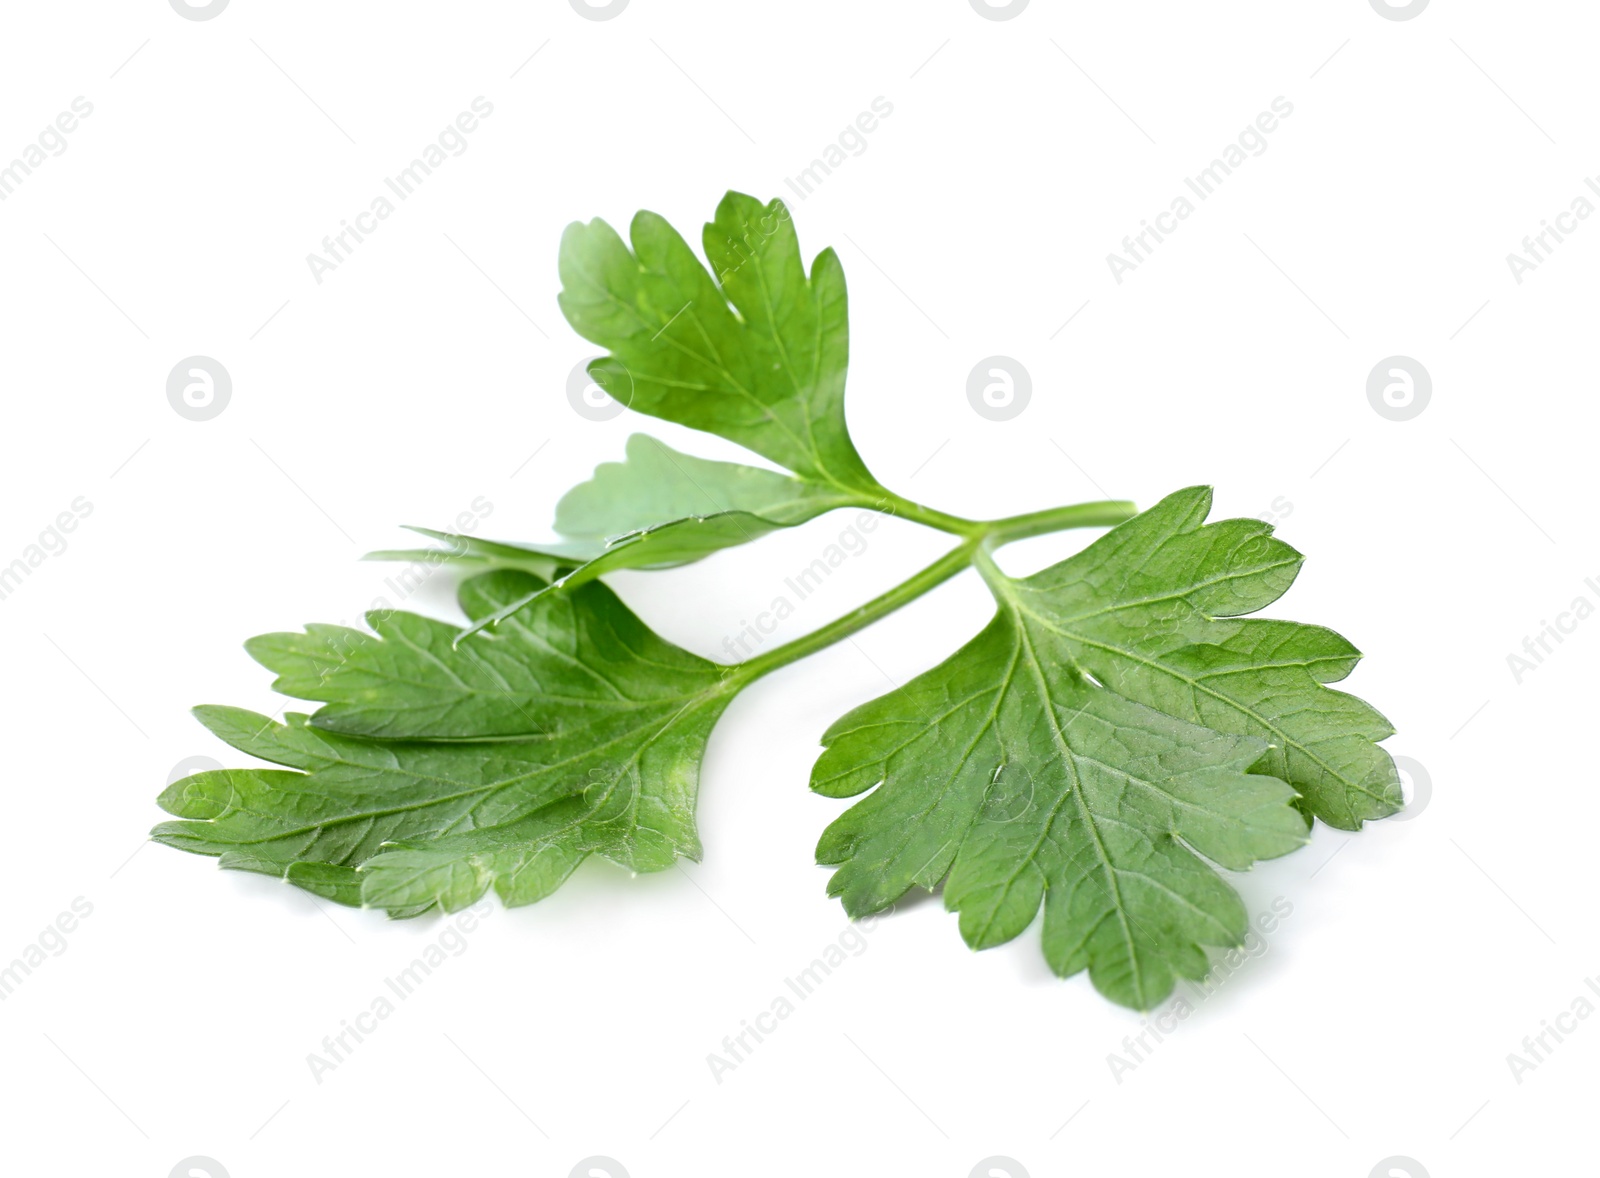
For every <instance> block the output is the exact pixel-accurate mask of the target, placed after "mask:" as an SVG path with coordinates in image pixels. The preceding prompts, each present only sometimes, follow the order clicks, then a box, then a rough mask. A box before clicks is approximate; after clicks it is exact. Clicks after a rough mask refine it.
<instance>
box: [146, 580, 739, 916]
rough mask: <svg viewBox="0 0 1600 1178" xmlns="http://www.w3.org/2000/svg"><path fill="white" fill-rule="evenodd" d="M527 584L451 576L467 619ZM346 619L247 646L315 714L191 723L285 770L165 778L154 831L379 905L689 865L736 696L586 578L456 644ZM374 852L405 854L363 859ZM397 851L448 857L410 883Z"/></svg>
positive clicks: (426, 626)
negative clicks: (724, 720)
mask: <svg viewBox="0 0 1600 1178" xmlns="http://www.w3.org/2000/svg"><path fill="white" fill-rule="evenodd" d="M534 581H536V578H534V577H533V576H532V575H531V574H528V573H523V572H515V571H500V572H493V573H488V574H484V575H483V576H481V577H477V578H474V579H473V580H470V581H468V582H466V583H465V584H464V585H463V587H462V592H461V604H462V608H463V609H464V610H465V611H466V612H467V614H468V616H469V617H480V616H483V615H484V614H486V613H489V612H492V611H494V610H496V609H499V608H500V607H501V606H503V604H504V603H505V602H507V601H509V600H514V599H516V598H518V597H521V596H523V595H525V594H526V593H527V592H528V591H529V589H530V584H531V583H532V582H534ZM368 620H369V623H370V624H371V625H372V626H373V627H374V630H375V633H373V634H367V633H364V632H362V631H358V630H353V629H349V628H345V627H334V626H313V627H309V628H308V629H307V631H306V633H304V634H275V635H267V636H265V637H263V638H260V639H257V640H255V641H253V642H252V643H251V644H250V650H251V653H252V654H253V655H255V657H256V658H258V659H259V660H260V661H261V662H263V663H265V664H266V665H267V666H268V667H270V668H271V669H273V670H275V671H277V672H278V675H279V678H278V681H277V685H278V687H279V689H280V690H283V691H285V692H287V693H289V694H293V695H296V696H298V697H300V698H303V699H311V700H321V701H326V706H325V707H323V708H322V709H321V710H320V711H318V712H317V713H316V715H315V716H312V717H310V718H309V720H308V719H307V718H306V717H301V716H291V717H288V718H287V722H286V723H284V724H276V723H273V722H272V721H270V720H267V719H266V718H264V717H260V716H256V715H254V714H253V713H248V712H242V711H239V710H237V709H231V708H202V709H197V715H198V716H199V718H200V719H201V721H202V722H203V723H205V724H206V725H207V726H208V727H210V728H211V729H212V731H213V732H215V733H216V734H217V735H218V736H220V737H221V738H222V739H224V740H226V741H228V742H229V743H231V744H233V745H234V747H236V748H238V749H239V750H240V751H241V752H245V753H248V754H250V755H252V756H256V757H259V758H261V759H263V760H266V761H270V762H273V763H275V764H278V765H285V766H288V767H289V768H290V769H293V770H298V772H286V771H284V770H263V769H236V770H220V771H212V772H206V773H200V774H196V775H194V776H192V777H188V778H185V779H184V780H182V781H179V782H177V783H176V784H174V785H173V786H171V787H170V788H169V789H168V790H167V791H166V793H164V794H163V795H162V797H161V804H162V806H163V808H164V809H166V810H167V811H168V812H169V813H171V814H174V815H175V816H176V817H177V818H179V819H180V820H181V821H176V822H167V823H163V824H162V825H160V826H158V827H157V828H156V829H155V831H154V832H153V837H154V838H155V839H156V840H157V841H158V842H163V843H166V844H168V845H169V846H175V847H178V848H180V849H182V850H187V851H193V852H195V853H198V854H205V855H218V856H221V861H222V866H224V867H232V868H241V869H244V870H251V871H263V872H267V873H269V874H274V875H278V876H281V877H282V878H284V879H287V880H288V881H289V882H291V883H295V884H298V885H300V886H302V887H306V888H308V889H309V890H311V891H315V892H317V893H318V894H321V895H325V896H327V897H328V898H330V899H334V900H337V901H339V902H340V903H345V904H356V903H364V904H367V905H369V906H376V907H383V908H387V909H390V910H391V911H392V912H394V913H396V914H410V913H412V912H414V911H417V910H420V909H422V908H425V907H428V906H431V905H432V904H436V903H437V904H441V905H444V906H445V907H459V906H460V905H461V904H462V903H471V902H472V901H473V900H475V899H477V897H478V896H480V895H481V894H482V893H483V891H484V890H485V889H486V888H487V887H489V886H491V885H492V886H493V887H494V888H495V890H496V891H497V892H498V893H499V894H500V896H501V897H502V898H503V899H504V900H505V902H506V903H508V904H520V903H528V902H531V901H532V900H534V899H538V898H540V897H541V896H543V895H545V894H548V891H549V890H550V889H551V888H553V887H554V886H557V885H558V884H559V883H560V882H561V880H562V879H564V878H565V877H566V875H567V874H568V873H570V871H571V870H572V868H573V867H575V866H576V865H577V863H578V862H581V861H582V859H584V858H585V857H587V856H588V855H591V854H596V855H600V856H602V857H604V858H607V859H610V860H612V861H614V862H616V863H619V864H622V865H623V866H625V867H627V868H629V869H630V870H633V871H640V872H644V871H660V870H663V869H665V868H666V867H669V866H671V864H672V863H673V862H674V861H675V860H676V859H677V857H679V856H684V857H688V858H692V859H693V858H698V857H699V854H700V843H699V839H698V836H697V835H696V833H695V823H694V799H695V791H696V788H697V781H698V775H699V763H700V759H701V757H702V756H703V754H704V751H705V744H706V740H707V738H708V737H709V736H710V732H711V728H712V726H713V725H714V724H715V722H716V719H717V717H718V716H719V715H720V714H721V713H722V710H723V708H724V707H726V705H727V702H728V700H729V699H730V698H732V695H733V693H734V691H736V690H737V687H738V683H737V682H736V681H734V680H731V679H729V678H728V677H727V676H726V675H725V669H724V668H722V667H719V666H717V665H716V664H714V663H710V662H707V661H705V660H704V659H700V658H697V657H695V656H694V655H691V654H689V653H688V652H686V651H683V650H681V649H679V648H678V647H675V646H673V645H672V644H670V643H668V642H666V641H665V640H663V639H661V638H660V637H658V636H657V635H655V634H654V633H652V632H651V631H650V630H649V629H648V628H647V627H646V626H645V625H644V623H642V622H641V621H639V619H638V618H637V617H636V616H635V615H634V614H633V613H632V612H631V611H629V610H628V609H627V607H626V606H624V605H623V604H622V603H621V602H620V601H619V600H618V599H617V598H616V596H615V595H614V594H612V593H611V591H610V590H609V589H607V588H606V587H605V586H604V585H600V584H591V585H588V586H585V587H584V588H582V589H581V590H578V591H575V592H573V593H570V594H564V595H560V596H556V597H548V598H542V599H540V601H539V602H538V603H536V604H535V605H534V606H533V607H531V608H530V609H528V610H527V611H526V612H524V613H523V614H521V615H519V616H518V617H517V618H516V619H515V620H513V621H512V622H510V623H509V624H507V625H506V626H504V627H502V629H501V631H500V632H498V633H496V634H495V635H493V636H487V637H481V638H477V639H474V640H473V641H471V642H469V643H465V644H462V645H460V646H456V645H455V644H454V643H455V637H456V633H457V630H456V628H455V627H452V626H449V625H446V624H445V623H442V622H437V621H434V620H432V619H428V618H422V617H418V616H417V615H414V614H407V613H390V612H379V613H374V614H372V615H370V616H369V619H368ZM374 738H381V739H374ZM467 835H473V836H481V837H474V838H466V837H465V836H467ZM463 840H465V841H463ZM491 846H492V847H493V850H492V851H491V850H486V849H485V848H487V847H491ZM391 851H393V852H394V853H396V854H400V853H401V851H403V852H404V854H405V856H408V857H409V858H403V859H401V860H394V859H388V860H385V861H384V862H383V864H382V865H381V866H382V867H383V868H384V871H383V872H382V873H379V872H377V865H374V867H373V872H371V873H369V872H368V871H367V870H366V868H367V867H368V865H369V861H370V860H373V859H374V858H375V857H377V856H380V855H383V854H387V853H389V852H391ZM418 855H422V856H426V857H428V861H429V862H430V863H436V862H438V861H440V860H441V859H442V860H445V861H448V863H449V864H450V866H449V868H448V869H447V870H442V871H440V870H431V869H430V870H429V871H424V872H421V873H420V874H419V873H417V872H415V871H413V870H412V869H411V867H410V866H408V865H409V864H414V863H415V862H416V859H415V857H416V856H418ZM397 871H398V872H400V876H396V875H395V874H394V872H397ZM469 877H470V878H469ZM463 896H467V897H468V898H467V899H465V900H462V897H463Z"/></svg>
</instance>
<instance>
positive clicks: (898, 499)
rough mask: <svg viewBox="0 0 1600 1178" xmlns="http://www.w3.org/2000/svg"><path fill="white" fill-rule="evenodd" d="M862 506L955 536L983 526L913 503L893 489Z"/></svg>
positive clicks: (973, 521)
mask: <svg viewBox="0 0 1600 1178" xmlns="http://www.w3.org/2000/svg"><path fill="white" fill-rule="evenodd" d="M862 506H864V507H870V508H872V509H873V510H875V511H881V512H883V513H884V514H885V515H895V516H899V517H900V518H901V519H908V520H910V521H911V522H912V523H918V524H922V525H923V526H924V527H928V528H936V529H938V530H939V531H941V532H950V533H951V534H952V535H956V536H975V535H977V534H978V533H979V531H980V530H981V529H982V528H983V527H984V525H983V524H982V523H980V522H978V521H977V520H970V519H962V518H961V517H960V516H959V515H951V514H949V513H948V512H944V511H940V510H938V509H937V508H934V507H924V506H923V505H922V504H920V503H913V502H912V501H911V500H910V499H906V498H904V497H903V496H900V495H896V494H895V493H894V492H893V491H888V492H886V493H885V494H884V495H883V496H882V497H881V498H879V499H878V500H877V501H875V502H873V503H864V504H863V505H862Z"/></svg>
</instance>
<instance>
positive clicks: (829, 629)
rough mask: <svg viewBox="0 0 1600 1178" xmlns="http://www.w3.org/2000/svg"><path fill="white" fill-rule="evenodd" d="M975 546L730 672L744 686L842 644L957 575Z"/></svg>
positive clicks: (965, 545) (961, 547)
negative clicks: (768, 673)
mask: <svg viewBox="0 0 1600 1178" xmlns="http://www.w3.org/2000/svg"><path fill="white" fill-rule="evenodd" d="M979 544H980V541H979V540H978V539H977V538H976V537H974V538H972V539H969V540H964V541H962V542H961V543H960V544H958V545H956V546H955V547H954V548H952V549H951V550H950V551H949V552H947V553H945V554H944V555H943V556H941V557H940V558H939V559H938V560H936V561H934V562H933V563H932V564H930V565H929V566H928V567H927V568H925V569H923V570H922V571H921V572H919V573H916V574H914V575H913V576H912V577H911V578H910V579H909V580H906V581H902V582H901V583H900V584H898V585H896V586H895V587H894V588H893V589H891V590H889V591H888V592H887V593H885V594H882V595H881V596H879V597H874V598H873V599H872V600H871V601H869V602H867V603H866V604H865V605H862V606H858V607H857V608H855V609H853V610H851V611H850V612H849V613H847V614H844V615H842V616H841V617H837V618H835V619H834V620H833V621H831V622H829V623H828V624H827V625H826V626H822V627H820V628H818V629H816V630H813V631H811V633H809V634H805V635H802V636H801V637H799V638H796V639H795V640H794V641H793V642H786V643H784V644H783V645H782V646H776V647H773V649H771V650H769V651H767V652H766V653H765V654H759V655H757V656H756V657H755V658H753V659H751V660H749V661H748V662H744V663H738V664H736V665H735V666H734V667H733V668H731V670H732V673H733V674H734V676H735V677H737V678H738V679H739V680H740V681H741V683H748V682H750V681H752V680H754V679H759V678H760V677H761V676H763V675H765V674H767V672H769V671H776V670H777V669H778V668H779V667H786V666H788V665H789V664H790V663H793V662H798V661H799V660H800V659H803V658H805V657H806V656H807V655H809V654H816V653H817V651H819V650H823V649H825V648H826V647H829V646H832V645H833V644H834V643H836V642H843V641H844V640H845V639H846V638H848V637H850V635H852V634H854V633H855V632H856V631H858V630H864V629H866V628H867V627H868V626H870V625H872V623H873V622H876V621H878V620H879V619H881V618H886V617H888V616H889V615H890V614H892V613H894V611H895V610H897V609H899V608H900V607H901V606H903V605H908V604H909V603H911V602H913V601H915V600H916V599H917V598H919V597H921V596H922V595H923V594H924V593H926V592H928V590H930V589H933V588H935V587H937V586H939V585H942V584H944V583H945V582H946V581H948V580H949V579H950V578H951V577H953V576H955V575H956V574H957V573H959V572H961V571H962V570H964V569H967V568H970V567H971V566H972V556H973V553H975V552H976V551H977V550H978V546H979Z"/></svg>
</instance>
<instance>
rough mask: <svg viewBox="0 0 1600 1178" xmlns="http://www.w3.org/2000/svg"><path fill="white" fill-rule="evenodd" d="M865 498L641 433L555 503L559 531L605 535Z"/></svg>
mask: <svg viewBox="0 0 1600 1178" xmlns="http://www.w3.org/2000/svg"><path fill="white" fill-rule="evenodd" d="M862 504H870V500H866V499H864V497H863V496H862V495H860V494H858V493H855V492H842V491H840V490H839V489H838V488H837V487H835V486H833V485H831V484H827V483H818V482H813V481H811V480H809V479H799V478H795V477H793V476H791V475H786V474H780V473H779V472H777V471H773V470H763V469H761V468H760V467H755V466H745V465H744V464H742V463H738V462H717V461H713V460H712V459H709V458H695V457H693V456H692V455H689V454H682V453H679V452H678V451H677V450H674V449H672V447H670V446H668V445H666V444H665V443H664V442H658V441H657V440H656V439H655V438H652V437H650V436H649V435H648V434H634V435H633V436H632V437H631V438H629V439H628V447H627V457H626V460H625V461H623V462H605V463H602V464H601V465H600V466H598V467H596V468H595V472H594V477H593V478H591V479H590V480H589V481H588V482H585V483H579V484H578V485H577V486H576V487H574V488H572V490H570V491H568V492H567V493H566V494H565V495H564V496H562V498H561V502H560V503H558V504H556V524H555V528H556V531H558V532H560V533H561V534H562V535H563V536H573V537H578V538H582V539H594V540H610V539H614V538H615V537H617V536H621V535H624V534H626V533H629V532H636V531H641V530H643V529H645V528H650V527H654V526H656V525H658V524H661V523H663V522H665V521H668V520H678V519H688V518H690V517H693V516H701V517H704V516H710V515H721V514H725V513H728V512H742V513H745V514H748V515H752V516H756V517H759V518H760V519H762V520H763V521H765V522H766V523H768V524H770V525H774V526H779V527H793V526H794V525H796V524H803V523H805V522H806V521H807V520H809V519H815V518H816V517H817V516H819V515H821V514H822V513H823V512H826V511H832V510H833V509H835V508H837V507H851V506H857V505H862Z"/></svg>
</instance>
